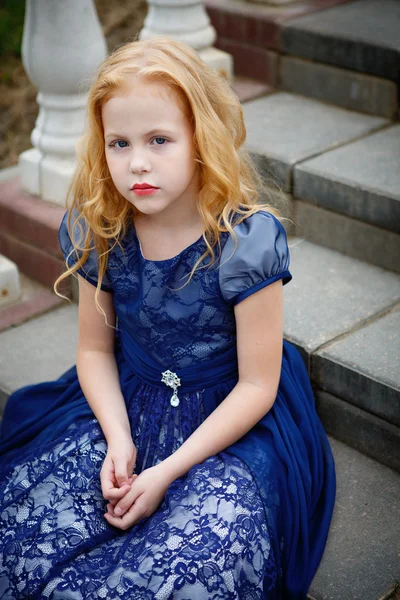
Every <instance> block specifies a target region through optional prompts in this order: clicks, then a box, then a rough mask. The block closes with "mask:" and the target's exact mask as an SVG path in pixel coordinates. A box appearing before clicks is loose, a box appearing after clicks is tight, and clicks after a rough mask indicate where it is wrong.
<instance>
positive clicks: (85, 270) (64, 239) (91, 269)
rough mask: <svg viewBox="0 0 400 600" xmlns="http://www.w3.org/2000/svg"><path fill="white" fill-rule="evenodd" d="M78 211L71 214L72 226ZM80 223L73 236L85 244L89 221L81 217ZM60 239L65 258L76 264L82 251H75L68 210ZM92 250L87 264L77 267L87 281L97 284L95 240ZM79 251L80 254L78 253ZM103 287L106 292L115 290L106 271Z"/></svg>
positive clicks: (70, 263)
mask: <svg viewBox="0 0 400 600" xmlns="http://www.w3.org/2000/svg"><path fill="white" fill-rule="evenodd" d="M77 214H78V213H77V211H76V210H75V209H74V210H73V212H72V216H71V227H74V222H75V219H76V216H77ZM79 223H80V224H81V225H82V228H81V227H80V226H79V224H76V225H75V227H74V230H73V232H72V237H73V239H74V241H75V243H79V245H83V241H84V239H85V235H86V231H87V223H86V222H85V221H84V220H83V219H80V220H79ZM58 241H59V243H60V248H61V250H62V252H63V254H64V258H65V259H66V260H67V262H68V264H69V265H70V266H72V265H74V264H75V263H76V262H77V260H78V256H79V257H80V256H81V252H79V251H76V252H75V251H73V252H72V254H71V255H70V253H71V251H72V250H73V248H74V246H73V243H72V240H71V235H70V232H69V231H68V211H67V212H66V213H65V214H64V216H63V219H62V221H61V224H60V227H59V230H58ZM90 246H91V250H90V251H89V256H88V259H87V261H86V262H85V264H84V265H83V266H82V267H80V268H79V269H77V271H76V273H79V274H80V275H81V276H82V277H84V278H85V279H86V280H87V281H89V282H90V283H91V284H92V285H94V286H97V282H98V274H99V272H98V254H97V252H96V250H95V248H94V242H93V240H92V241H91V242H90ZM77 252H78V255H77ZM101 289H102V290H103V291H105V292H111V291H113V287H112V281H111V277H110V275H109V273H107V269H106V272H105V273H104V276H103V279H102V283H101Z"/></svg>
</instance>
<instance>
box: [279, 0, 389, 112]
mask: <svg viewBox="0 0 400 600" xmlns="http://www.w3.org/2000/svg"><path fill="white" fill-rule="evenodd" d="M399 30H400V4H399V2H398V1H397V0H363V1H358V2H350V3H348V4H344V5H341V6H335V7H331V8H327V9H326V10H322V11H319V12H315V13H313V14H309V15H306V16H302V17H299V18H295V19H293V20H291V21H290V22H286V23H284V24H283V26H282V30H281V52H283V53H284V54H285V55H286V56H283V57H282V62H281V64H280V87H281V88H282V89H286V90H288V91H291V92H295V93H299V94H304V95H306V96H313V97H315V98H319V99H320V100H323V101H325V102H331V103H334V104H338V105H339V106H343V107H345V108H350V109H354V110H357V111H361V112H366V113H371V114H378V115H382V116H385V117H388V118H390V119H397V118H398V115H399V112H398V111H399V97H398V82H399V78H400V38H399Z"/></svg>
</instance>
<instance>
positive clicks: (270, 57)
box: [215, 37, 278, 86]
mask: <svg viewBox="0 0 400 600" xmlns="http://www.w3.org/2000/svg"><path fill="white" fill-rule="evenodd" d="M215 47H216V48H219V49H220V50H224V51H225V52H228V53H229V54H231V55H232V56H233V64H234V71H235V74H237V75H246V77H254V78H255V79H260V80H261V81H263V82H264V83H266V84H268V85H271V86H275V85H276V83H277V76H278V54H277V52H271V50H266V49H265V48H256V47H254V46H250V45H249V44H242V43H240V42H236V41H234V40H227V39H224V38H222V37H220V38H218V39H217V41H216V43H215Z"/></svg>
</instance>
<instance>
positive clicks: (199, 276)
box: [0, 37, 336, 600]
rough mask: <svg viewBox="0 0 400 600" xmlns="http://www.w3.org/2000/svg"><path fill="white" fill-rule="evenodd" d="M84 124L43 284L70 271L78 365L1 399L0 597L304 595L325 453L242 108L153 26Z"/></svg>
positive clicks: (330, 491) (329, 477) (275, 230)
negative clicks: (59, 268)
mask: <svg viewBox="0 0 400 600" xmlns="http://www.w3.org/2000/svg"><path fill="white" fill-rule="evenodd" d="M88 119H89V121H88V123H89V127H88V130H87V132H86V134H85V135H84V136H83V138H82V140H81V144H80V147H79V160H78V166H77V170H76V173H75V178H74V181H73V183H72V186H71V189H70V191H71V192H72V198H73V200H72V203H71V205H70V207H69V208H68V210H67V212H66V213H65V216H64V218H63V220H62V223H61V226H60V230H59V240H60V245H61V248H62V250H63V252H64V256H65V259H66V265H67V271H66V272H65V273H64V274H62V275H61V276H60V277H59V278H58V279H57V281H56V283H55V290H56V292H57V286H58V284H59V283H60V282H61V281H62V280H63V279H64V278H65V277H67V276H68V275H71V274H76V276H77V277H78V281H79V339H78V349H77V360H76V366H74V367H72V368H71V369H70V370H69V371H67V372H66V373H64V374H63V375H62V376H61V377H60V378H59V379H57V381H53V382H45V383H41V384H37V385H34V386H28V387H25V388H21V389H20V390H17V391H16V392H14V393H13V394H12V395H11V396H10V397H9V400H8V402H7V405H6V408H5V412H4V416H3V422H2V430H1V452H2V459H1V461H0V469H1V471H0V473H1V482H2V483H1V488H0V514H1V529H2V531H1V532H0V547H1V562H0V565H1V566H0V598H30V599H39V598H41V599H44V598H51V599H52V600H55V599H58V600H61V599H63V600H65V599H67V598H68V599H74V600H75V599H76V600H78V599H82V598H85V599H86V598H90V599H100V598H106V599H107V600H109V599H111V598H118V599H130V600H138V599H143V600H144V599H146V600H148V599H149V600H150V599H151V598H156V599H159V600H161V599H163V600H167V599H169V598H173V599H181V600H183V599H185V600H206V599H207V600H210V599H213V600H216V599H221V600H229V599H232V600H233V599H246V600H247V599H250V598H251V599H255V598H268V599H269V600H272V599H282V598H284V599H291V600H297V599H305V598H306V593H307V590H308V588H309V585H310V583H311V581H312V579H313V577H314V574H315V572H316V570H317V567H318V565H319V563H320V560H321V557H322V554H323V551H324V547H325V544H326V540H327V535H328V531H329V526H330V521H331V517H332V512H333V506H334V499H335V489H336V488H335V484H336V480H335V469H334V460H333V456H332V453H331V449H330V446H329V443H328V440H327V437H326V434H325V431H324V429H323V427H322V425H321V422H320V420H319V418H318V416H317V413H316V410H315V403H314V398H313V393H312V389H311V385H310V381H309V379H308V374H307V371H306V368H305V366H304V363H303V361H302V359H301V357H300V354H299V353H298V351H297V350H296V349H295V347H294V346H292V345H291V344H289V343H288V342H286V341H285V340H283V293H282V287H283V285H285V284H286V283H288V282H289V281H290V280H291V279H292V275H291V273H290V271H289V250H288V246H287V238H286V233H285V229H284V227H283V225H282V224H281V221H280V218H279V213H278V211H277V210H275V209H274V208H273V207H272V206H271V205H270V204H262V203H258V191H257V186H259V184H260V180H259V179H258V175H257V173H256V170H255V168H254V167H253V166H252V163H251V161H250V158H249V156H248V155H247V154H246V152H245V151H244V150H243V148H242V145H243V142H244V140H245V126H244V121H243V113H242V108H241V105H240V103H239V101H238V99H237V98H236V96H235V95H234V93H233V92H232V91H231V89H230V87H229V84H228V83H227V82H226V81H225V80H224V79H223V78H222V77H221V76H220V75H218V74H217V73H215V72H214V71H212V70H211V69H209V68H208V67H207V66H206V65H205V64H204V63H203V62H202V61H201V60H200V59H199V58H198V56H197V54H196V53H195V51H193V50H192V49H191V48H189V47H188V46H186V45H184V44H182V43H178V42H176V41H173V40H172V39H169V38H164V37H157V38H153V39H150V40H146V41H137V40H136V41H133V42H130V43H127V44H126V45H124V46H122V47H120V48H118V49H117V50H116V51H115V52H114V53H113V54H112V55H111V56H110V57H108V58H107V59H106V60H105V61H104V63H103V64H102V65H101V66H100V68H99V70H98V73H97V74H96V77H95V80H94V81H93V82H92V85H91V87H90V91H89V98H88ZM59 295H60V294H59Z"/></svg>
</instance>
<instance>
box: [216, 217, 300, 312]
mask: <svg viewBox="0 0 400 600" xmlns="http://www.w3.org/2000/svg"><path fill="white" fill-rule="evenodd" d="M234 231H235V233H236V235H237V238H238V246H237V249H236V251H235V252H234V254H233V255H232V256H231V254H232V252H233V249H234V247H235V246H234V239H233V237H232V236H231V235H229V237H228V239H227V241H226V243H225V246H224V248H223V250H222V254H221V263H220V264H221V266H220V269H219V271H220V275H219V281H220V288H221V293H222V295H223V297H224V299H225V300H226V301H227V302H230V303H232V304H238V303H239V302H241V301H242V300H244V299H245V298H247V297H248V296H250V295H251V294H254V293H255V292H257V291H258V290H260V289H261V288H263V287H266V286H267V285H269V284H270V283H273V282H274V281H277V280H278V279H282V285H286V283H289V281H290V280H291V279H292V275H291V273H290V271H289V263H290V255H289V248H288V244H287V237H286V231H285V228H284V227H283V225H282V223H281V222H280V221H279V220H278V219H277V218H276V217H275V215H273V214H272V213H269V212H267V211H263V210H260V211H258V212H256V213H253V214H252V215H250V216H249V217H247V218H246V219H244V220H243V221H242V222H241V223H239V224H238V225H235V226H234ZM229 257H230V258H229Z"/></svg>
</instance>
